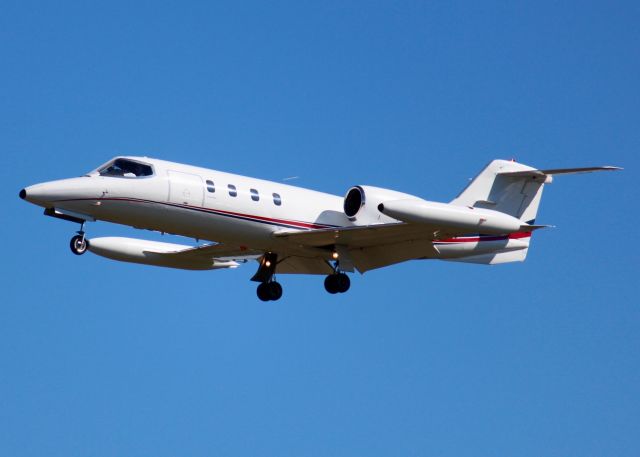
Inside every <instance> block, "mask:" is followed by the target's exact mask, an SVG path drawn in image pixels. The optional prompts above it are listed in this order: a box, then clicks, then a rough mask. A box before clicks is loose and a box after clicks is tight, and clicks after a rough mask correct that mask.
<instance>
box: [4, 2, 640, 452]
mask: <svg viewBox="0 0 640 457" xmlns="http://www.w3.org/2000/svg"><path fill="white" fill-rule="evenodd" d="M639 23H640V9H639V7H638V3H637V2H611V1H607V2H604V1H603V2H456V1H454V2H409V1H407V2H344V1H339V2H332V1H329V2H327V1H323V2H303V1H295V2H257V3H252V2H226V3H222V2H202V3H198V2H186V1H180V2H155V1H154V2H151V1H149V2H102V3H100V4H97V3H94V2H89V3H87V2H29V1H5V2H3V6H2V14H0V61H1V62H2V70H1V71H0V101H1V102H0V151H1V154H2V157H3V166H2V169H1V171H0V174H1V178H2V179H1V186H2V199H3V200H2V201H3V202H4V205H5V207H4V211H3V213H2V224H1V227H0V230H1V231H2V239H3V242H4V246H5V248H4V256H3V257H4V262H3V265H4V266H3V274H2V279H1V281H2V291H3V299H2V304H1V305H0V455H6V456H34V457H36V456H37V457H41V456H45V455H46V456H48V457H54V456H65V457H68V456H76V455H77V456H89V455H90V456H123V455H126V456H154V457H157V456H178V455H185V456H187V455H188V456H211V455H220V456H246V455H251V456H256V455H257V456H260V455H278V456H282V455H291V456H296V457H300V456H389V455H403V456H404V455H406V456H456V457H461V456H473V457H477V456H497V455H504V456H507V455H508V456H531V457H539V456H569V455H574V456H581V457H585V456H614V455H615V456H618V457H624V456H634V457H635V456H637V455H639V454H640V435H639V434H638V425H639V424H640V387H639V386H640V360H639V354H640V336H639V329H640V312H639V306H638V302H639V300H638V298H637V297H638V292H639V286H638V272H639V269H638V262H639V261H640V255H639V249H638V242H637V240H636V239H635V235H636V233H637V230H638V224H639V222H640V220H639V218H638V209H639V208H638V196H639V195H638V185H637V180H638V165H639V163H640V160H639V159H638V153H639V152H640V85H639V81H640V58H639V56H640V28H639V27H638V24H639ZM118 154H140V155H150V156H155V157H159V158H163V159H168V160H175V161H180V162H186V163H190V164H195V165H200V166H205V167H210V168H214V169H220V170H226V171H232V172H236V173H241V174H246V175H251V176H258V177H262V178H266V179H273V180H279V179H282V178H285V177H289V176H300V179H299V180H297V184H298V185H301V186H306V187H311V188H314V189H318V190H322V191H327V192H333V193H336V194H341V195H342V194H344V192H345V191H346V190H347V188H348V187H350V186H352V185H356V184H371V185H378V186H382V187H390V188H393V189H397V190H400V191H404V192H409V193H413V194H417V195H420V196H422V197H424V198H427V199H432V200H440V201H448V200H450V199H451V198H453V197H454V196H455V195H456V194H457V192H458V191H459V190H460V189H461V188H462V187H463V186H464V185H465V184H466V182H467V179H468V178H469V177H472V176H473V175H475V173H476V172H477V171H478V170H479V169H481V168H482V167H483V166H484V165H485V164H486V163H487V162H488V161H489V160H491V159H494V158H511V157H515V158H517V159H518V160H519V161H521V162H524V163H527V164H531V165H535V166H538V167H547V168H548V167H570V166H588V165H618V166H623V167H625V168H626V170H625V171H623V172H620V173H610V174H594V175H584V176H567V177H562V178H557V179H556V181H555V182H554V183H553V185H551V186H549V187H548V188H546V190H545V196H544V198H543V202H542V206H541V211H540V213H539V217H538V221H539V223H543V224H553V225H556V226H557V228H555V229H550V230H545V231H541V232H537V233H536V235H535V236H534V239H533V242H532V249H531V250H530V254H529V258H528V259H527V261H526V262H525V263H524V264H514V265H505V266H497V267H483V266H475V265H462V264H448V263H444V262H440V263H438V262H427V261H423V262H409V263H406V264H402V265H399V266H394V267H390V268H387V269H384V270H379V271H373V272H370V273H367V274H366V275H364V276H359V275H358V276H355V277H354V278H353V282H352V290H351V291H350V292H349V293H348V294H344V295H340V296H330V295H328V294H327V293H326V292H325V291H324V289H323V286H322V278H321V277H294V276H290V277H281V278H280V279H281V281H282V283H283V285H284V287H285V296H284V298H283V299H282V300H281V301H280V302H277V303H273V302H272V303H266V304H265V303H262V302H260V301H258V300H257V299H256V297H255V285H254V284H253V283H250V282H249V278H250V276H251V275H252V274H253V273H254V266H253V265H247V266H244V267H243V268H241V269H238V270H235V271H221V272H195V273H193V272H182V271H176V270H168V269H160V268H153V267H145V266H138V265H131V264H122V263H116V262H110V261H107V260H105V259H103V258H99V257H96V256H93V255H92V254H87V255H85V256H83V257H76V256H74V255H72V254H71V253H70V251H69V248H68V240H69V238H70V237H71V235H72V234H73V232H74V231H75V230H76V226H75V225H74V224H70V223H67V222H64V221H58V220H53V219H50V218H46V217H43V216H42V214H41V213H42V212H41V210H40V209H38V208H37V207H34V206H32V205H28V204H26V203H25V202H23V201H21V200H19V199H18V196H17V194H18V191H19V190H20V189H21V188H22V187H24V186H25V185H29V184H33V183H36V182H42V181H47V180H52V179H57V178H63V177H70V176H77V175H81V174H83V173H85V172H87V171H88V170H91V169H93V168H94V167H95V166H97V165H98V164H101V163H103V162H105V161H106V160H108V159H109V158H111V157H113V156H115V155H118ZM88 230H89V234H90V236H101V235H114V234H115V235H122V234H125V235H126V236H133V237H140V238H145V237H146V238H152V239H153V238H154V234H152V233H149V232H140V231H136V230H134V229H131V228H126V227H118V226H114V225H109V224H106V223H97V224H91V225H90V226H89V228H88ZM187 241H188V240H187ZM132 287H134V288H135V289H136V290H137V291H142V292H140V293H132V292H130V291H129V290H130V288H132Z"/></svg>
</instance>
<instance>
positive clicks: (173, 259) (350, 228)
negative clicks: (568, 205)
mask: <svg viewBox="0 0 640 457" xmlns="http://www.w3.org/2000/svg"><path fill="white" fill-rule="evenodd" d="M620 169H621V168H618V167H612V166H603V167H587V168H567V169H548V170H539V169H536V168H534V167H530V166H528V165H524V164H521V163H518V162H516V161H515V160H510V161H509V160H493V161H492V162H490V163H489V164H488V165H487V166H486V167H485V168H484V169H483V170H482V171H481V172H480V173H479V174H478V175H477V176H476V177H475V178H474V179H473V180H471V181H470V182H469V184H468V185H467V187H466V188H465V189H464V190H463V191H462V192H461V193H460V194H459V195H458V196H457V197H456V198H455V199H453V200H452V201H451V202H449V203H439V202H432V201H427V200H424V199H422V198H420V197H418V196H415V195H410V194H406V193H402V192H398V191H395V190H390V189H384V188H379V187H373V186H365V185H357V186H354V187H352V188H350V189H349V190H348V191H347V193H346V195H345V197H344V198H343V197H340V196H337V195H331V194H327V193H322V192H317V191H314V190H309V189H304V188H300V187H294V186H291V185H287V184H284V183H280V182H273V181H266V180H261V179H255V178H250V177H246V176H240V175H236V174H230V173H224V172H221V171H215V170H209V169H206V168H199V167H194V166H190V165H184V164H180V163H173V162H168V161H164V160H159V159H153V158H148V157H136V156H119V157H115V158H113V159H112V160H110V161H108V162H107V163H105V164H104V165H101V166H100V167H98V168H96V169H95V170H93V171H91V172H89V173H87V174H86V175H84V176H81V177H77V178H70V179H62V180H57V181H51V182H45V183H42V184H36V185H33V186H30V187H26V188H24V189H22V190H20V192H19V196H20V198H22V199H24V200H26V201H28V202H30V203H33V204H35V205H38V206H42V207H44V208H45V209H44V214H45V215H47V216H51V217H55V218H59V219H63V220H67V221H71V222H74V223H78V224H80V230H78V232H77V234H76V235H75V236H73V238H71V242H70V247H71V251H72V252H73V253H74V254H76V255H82V254H84V253H85V252H87V251H90V252H92V253H94V254H97V255H99V256H102V257H106V258H109V259H114V260H119V261H124V262H133V263H139V264H146V265H155V266H161V267H170V268H180V269H186V270H215V269H222V268H236V267H238V266H240V265H241V264H243V263H246V262H248V261H251V260H255V261H257V262H258V268H257V271H256V273H255V274H254V275H253V277H252V278H251V280H252V281H255V282H258V283H259V285H258V287H257V295H258V298H259V299H260V300H262V301H270V300H278V299H280V298H281V297H282V286H281V285H280V283H279V282H277V281H276V275H280V274H283V275H284V274H312V275H325V276H326V277H325V280H324V287H325V289H326V290H327V292H329V293H330V294H336V293H344V292H346V291H347V290H348V289H349V287H350V283H351V282H350V279H349V276H348V275H347V274H346V273H353V272H355V271H356V270H357V271H358V272H360V273H365V272H367V271H369V270H373V269H376V268H381V267H385V266H388V265H393V264H397V263H400V262H404V261H407V260H414V259H440V260H446V261H454V262H468V263H476V264H488V265H494V264H502V263H509V262H521V261H524V260H525V258H526V256H527V252H528V249H529V242H530V239H531V235H532V233H533V232H534V231H535V230H538V229H541V228H544V227H548V226H545V225H536V223H535V219H536V213H537V211H538V206H539V205H540V199H541V197H542V190H543V188H544V185H545V184H548V183H551V182H552V180H553V176H555V175H564V174H573V173H586V172H595V171H612V170H620ZM94 221H107V222H112V223H116V224H122V225H127V226H132V227H135V228H139V229H148V230H153V231H157V232H161V233H163V234H165V233H168V234H175V235H182V236H185V237H189V238H194V239H196V240H204V241H207V244H204V245H196V246H191V245H181V244H174V243H165V242H157V241H150V240H142V239H134V238H123V237H101V238H92V239H89V238H88V237H86V235H85V231H84V225H85V223H86V222H94Z"/></svg>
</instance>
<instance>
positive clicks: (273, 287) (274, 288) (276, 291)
mask: <svg viewBox="0 0 640 457" xmlns="http://www.w3.org/2000/svg"><path fill="white" fill-rule="evenodd" d="M267 285H268V289H267V290H268V291H269V297H270V298H271V300H273V301H276V300H280V297H282V286H281V285H280V283H279V282H276V281H273V282H270V283H268V284H267Z"/></svg>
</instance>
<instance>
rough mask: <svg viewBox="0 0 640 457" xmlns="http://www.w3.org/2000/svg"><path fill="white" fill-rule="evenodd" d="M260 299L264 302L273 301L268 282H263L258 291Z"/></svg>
mask: <svg viewBox="0 0 640 457" xmlns="http://www.w3.org/2000/svg"><path fill="white" fill-rule="evenodd" d="M256 293H257V294H258V298H259V299H260V300H262V301H269V300H271V294H270V293H269V285H268V284H267V283H266V282H261V283H260V285H259V286H258V289H257V290H256Z"/></svg>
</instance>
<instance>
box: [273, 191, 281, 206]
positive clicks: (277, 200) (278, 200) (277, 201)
mask: <svg viewBox="0 0 640 457" xmlns="http://www.w3.org/2000/svg"><path fill="white" fill-rule="evenodd" d="M273 204H274V205H276V206H280V205H282V198H280V194H275V193H274V194H273Z"/></svg>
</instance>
